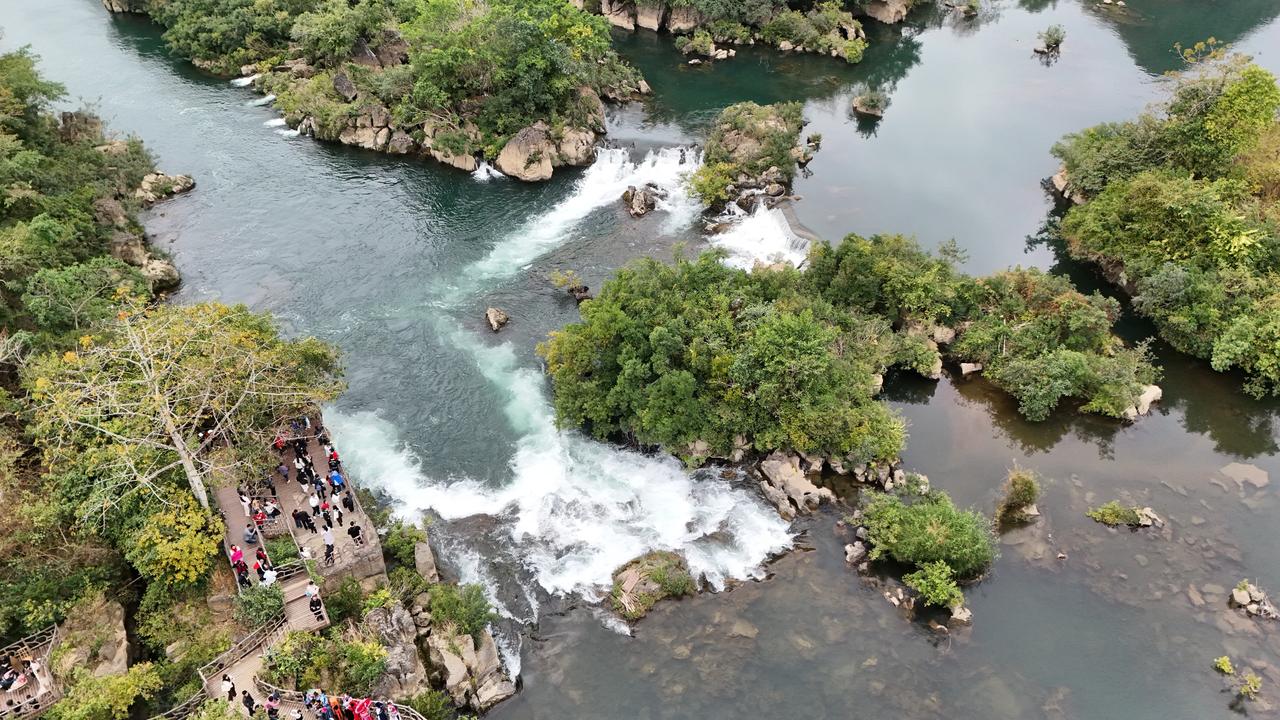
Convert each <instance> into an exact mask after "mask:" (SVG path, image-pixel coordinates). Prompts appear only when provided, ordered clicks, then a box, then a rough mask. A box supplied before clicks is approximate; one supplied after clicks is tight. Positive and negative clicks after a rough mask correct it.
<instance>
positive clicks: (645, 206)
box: [622, 183, 707, 456]
mask: <svg viewBox="0 0 1280 720" xmlns="http://www.w3.org/2000/svg"><path fill="white" fill-rule="evenodd" d="M666 196H667V194H666V193H665V192H663V191H662V189H661V188H659V187H658V186H657V185H654V184H653V183H647V184H645V185H641V186H640V187H635V186H634V185H632V186H630V187H628V188H627V189H626V191H625V192H623V193H622V204H623V205H624V206H625V207H626V208H627V212H628V213H630V215H631V217H641V216H643V215H646V214H648V213H649V212H651V211H652V210H653V209H654V208H656V207H658V200H661V199H662V198H665V197H666ZM706 454H707V453H703V455H704V456H705V455H706Z"/></svg>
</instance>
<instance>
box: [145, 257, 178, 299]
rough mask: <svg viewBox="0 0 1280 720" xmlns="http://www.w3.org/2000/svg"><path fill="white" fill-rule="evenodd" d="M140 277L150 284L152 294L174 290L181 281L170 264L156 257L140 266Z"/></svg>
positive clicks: (176, 269)
mask: <svg viewBox="0 0 1280 720" xmlns="http://www.w3.org/2000/svg"><path fill="white" fill-rule="evenodd" d="M142 276H143V277H145V278H146V279H147V282H148V283H150V284H151V291H152V292H159V291H161V290H169V289H172V288H175V287H177V286H178V282H179V281H180V280H181V279H182V277H181V276H180V275H178V268H177V267H175V266H174V264H173V263H172V262H169V261H168V260H165V259H164V258H157V257H153V258H150V259H148V260H147V262H146V264H144V265H143V266H142Z"/></svg>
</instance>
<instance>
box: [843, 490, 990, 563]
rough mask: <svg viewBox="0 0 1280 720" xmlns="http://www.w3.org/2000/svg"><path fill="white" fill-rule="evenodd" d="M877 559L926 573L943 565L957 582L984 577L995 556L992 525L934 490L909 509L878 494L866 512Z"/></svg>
mask: <svg viewBox="0 0 1280 720" xmlns="http://www.w3.org/2000/svg"><path fill="white" fill-rule="evenodd" d="M863 518H864V520H865V522H866V527H867V538H868V540H869V541H870V542H871V544H872V546H873V547H872V550H871V558H872V559H873V560H875V559H879V558H882V557H889V558H892V559H894V560H897V561H898V562H903V563H908V564H911V565H915V566H917V567H920V568H923V567H924V566H925V565H926V564H928V563H931V562H942V563H945V564H946V565H947V566H948V567H949V568H950V569H951V571H952V573H954V575H955V577H957V578H960V579H967V578H973V577H977V576H978V575H980V574H982V573H983V572H984V571H985V570H986V569H987V567H988V566H990V565H991V563H992V561H994V560H995V557H996V545H995V539H994V537H993V536H992V532H991V523H990V522H989V521H988V520H987V519H986V518H985V517H983V516H982V514H981V513H979V512H977V511H976V510H960V509H958V508H956V506H955V505H954V504H953V503H952V502H951V497H950V496H949V495H947V494H946V493H945V492H942V491H940V490H932V491H930V492H928V493H927V494H926V495H924V496H923V497H920V498H918V499H917V500H915V501H914V502H912V503H911V504H909V505H908V504H906V503H904V502H903V500H902V499H901V498H899V497H898V496H896V495H889V494H884V493H881V494H876V495H873V496H872V497H871V499H870V500H869V501H868V502H867V505H866V507H865V509H864V511H863Z"/></svg>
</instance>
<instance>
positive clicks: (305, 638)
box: [262, 627, 387, 697]
mask: <svg viewBox="0 0 1280 720" xmlns="http://www.w3.org/2000/svg"><path fill="white" fill-rule="evenodd" d="M386 670H387V649H386V648H384V647H383V646H382V645H381V644H380V643H379V642H378V641H377V640H376V639H375V638H374V637H372V636H371V635H369V634H367V633H365V632H364V631H362V630H360V629H359V628H358V627H353V628H350V629H349V630H348V631H347V632H346V633H343V634H341V635H339V634H337V633H327V634H325V635H316V634H312V633H308V632H299V631H293V632H289V633H288V634H286V635H285V637H284V639H283V640H281V641H280V642H279V643H277V644H275V645H274V646H272V647H271V649H270V650H268V651H267V652H266V653H265V654H264V655H263V663H262V674H263V678H264V679H265V680H266V681H267V682H269V683H271V684H273V685H278V686H280V687H282V688H285V689H287V690H293V689H300V690H305V689H307V688H313V687H320V688H342V689H343V692H346V693H350V694H351V695H353V696H355V697H364V696H366V695H367V694H368V693H369V691H370V690H372V688H373V685H374V683H376V682H377V681H378V680H379V679H380V678H381V677H382V675H383V674H384V673H385V672H386Z"/></svg>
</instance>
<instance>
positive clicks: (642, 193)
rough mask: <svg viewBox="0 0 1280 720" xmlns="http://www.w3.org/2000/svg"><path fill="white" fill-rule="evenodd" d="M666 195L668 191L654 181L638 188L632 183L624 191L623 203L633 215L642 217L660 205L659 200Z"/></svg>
mask: <svg viewBox="0 0 1280 720" xmlns="http://www.w3.org/2000/svg"><path fill="white" fill-rule="evenodd" d="M666 197H667V193H666V192H664V191H663V190H662V189H661V188H659V187H658V186H657V185H654V184H653V183H646V184H645V185H642V186H640V187H638V188H637V187H635V186H634V185H632V186H630V187H628V188H627V189H626V191H625V192H623V193H622V204H623V206H625V207H626V208H627V212H628V213H629V214H630V215H631V217H641V216H643V215H647V214H648V213H649V212H651V211H652V210H653V209H654V208H656V207H658V201H659V200H662V199H664V198H666Z"/></svg>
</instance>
